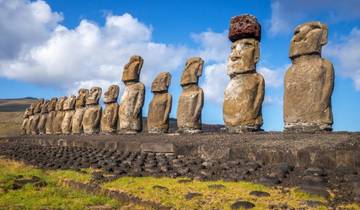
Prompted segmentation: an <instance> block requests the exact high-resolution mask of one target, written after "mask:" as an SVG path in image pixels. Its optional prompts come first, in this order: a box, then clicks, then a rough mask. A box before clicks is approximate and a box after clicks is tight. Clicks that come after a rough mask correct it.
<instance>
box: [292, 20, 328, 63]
mask: <svg viewBox="0 0 360 210" xmlns="http://www.w3.org/2000/svg"><path fill="white" fill-rule="evenodd" d="M327 36H328V27H327V26H326V25H325V24H322V23H320V22H309V23H304V24H301V25H299V26H297V27H296V29H295V32H294V35H293V37H292V39H291V43H290V52H289V57H290V58H296V57H298V56H301V55H309V54H321V48H322V46H324V45H325V44H326V43H327V40H328V38H327Z"/></svg>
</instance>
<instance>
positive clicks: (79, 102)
mask: <svg viewBox="0 0 360 210" xmlns="http://www.w3.org/2000/svg"><path fill="white" fill-rule="evenodd" d="M88 95H89V90H88V89H83V88H82V89H80V90H79V91H78V96H77V97H76V102H75V106H76V107H77V108H81V107H84V106H85V104H86V97H87V96H88Z"/></svg>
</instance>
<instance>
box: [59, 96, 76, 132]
mask: <svg viewBox="0 0 360 210" xmlns="http://www.w3.org/2000/svg"><path fill="white" fill-rule="evenodd" d="M75 101H76V97H75V96H70V97H68V98H67V99H66V101H65V102H64V107H63V109H64V112H65V115H64V119H63V121H62V123H61V132H62V133H63V134H70V133H71V126H72V118H73V116H74V114H75Z"/></svg>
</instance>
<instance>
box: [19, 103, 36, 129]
mask: <svg viewBox="0 0 360 210" xmlns="http://www.w3.org/2000/svg"><path fill="white" fill-rule="evenodd" d="M32 112H33V109H32V108H31V107H29V108H26V110H25V112H24V115H23V122H22V124H21V134H22V135H26V134H27V133H28V132H29V131H28V129H29V117H30V116H31V115H32Z"/></svg>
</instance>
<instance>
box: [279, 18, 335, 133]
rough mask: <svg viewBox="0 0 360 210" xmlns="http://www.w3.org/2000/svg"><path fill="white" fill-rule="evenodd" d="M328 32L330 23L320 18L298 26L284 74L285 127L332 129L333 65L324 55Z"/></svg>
mask: <svg viewBox="0 0 360 210" xmlns="http://www.w3.org/2000/svg"><path fill="white" fill-rule="evenodd" d="M327 35H328V28H327V26H326V25H325V24H322V23H320V22H309V23H305V24H302V25H299V26H298V27H297V28H296V29H295V33H294V36H293V38H292V39H291V44H290V53H289V57H290V59H291V62H292V65H291V66H290V68H289V69H288V70H287V72H286V74H285V93H284V124H285V131H295V132H299V131H300V132H301V131H310V132H312V131H322V130H325V131H331V130H332V124H333V118H332V111H331V95H332V92H333V88H334V68H333V65H332V63H331V62H330V61H328V60H326V59H324V58H322V57H321V48H322V46H324V45H325V44H326V43H327Z"/></svg>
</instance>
